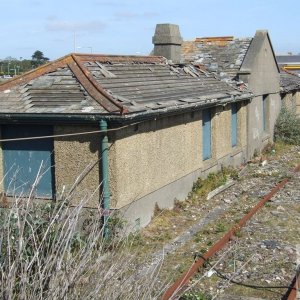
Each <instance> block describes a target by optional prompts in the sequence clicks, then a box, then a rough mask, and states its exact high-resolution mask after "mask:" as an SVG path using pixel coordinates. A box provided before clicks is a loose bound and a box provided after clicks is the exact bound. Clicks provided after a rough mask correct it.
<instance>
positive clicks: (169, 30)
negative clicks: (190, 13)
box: [152, 24, 182, 63]
mask: <svg viewBox="0 0 300 300" xmlns="http://www.w3.org/2000/svg"><path fill="white" fill-rule="evenodd" d="M152 43H153V44H154V51H153V54H154V55H157V56H164V57H165V58H167V59H169V60H172V62H173V63H179V62H180V59H181V44H182V37H181V35H180V31H179V26H178V25H174V24H157V25H156V28H155V34H154V36H153V38H152Z"/></svg>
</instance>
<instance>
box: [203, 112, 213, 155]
mask: <svg viewBox="0 0 300 300" xmlns="http://www.w3.org/2000/svg"><path fill="white" fill-rule="evenodd" d="M202 156H203V160H206V159H209V158H211V110H210V109H204V110H203V111H202Z"/></svg>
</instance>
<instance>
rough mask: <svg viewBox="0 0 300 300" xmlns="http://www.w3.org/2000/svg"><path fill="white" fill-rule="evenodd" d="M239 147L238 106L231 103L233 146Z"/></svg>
mask: <svg viewBox="0 0 300 300" xmlns="http://www.w3.org/2000/svg"><path fill="white" fill-rule="evenodd" d="M236 145H237V104H236V103H231V146H232V147H235V146H236Z"/></svg>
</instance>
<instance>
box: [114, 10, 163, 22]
mask: <svg viewBox="0 0 300 300" xmlns="http://www.w3.org/2000/svg"><path fill="white" fill-rule="evenodd" d="M158 15H159V14H158V13H157V12H153V11H146V12H142V13H133V12H128V11H121V12H117V13H115V14H114V16H115V18H116V19H117V20H118V21H122V20H132V19H151V18H153V17H157V16H158Z"/></svg>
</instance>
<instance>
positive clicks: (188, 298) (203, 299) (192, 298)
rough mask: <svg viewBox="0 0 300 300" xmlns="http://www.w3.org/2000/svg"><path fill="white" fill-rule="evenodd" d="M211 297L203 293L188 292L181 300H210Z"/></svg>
mask: <svg viewBox="0 0 300 300" xmlns="http://www.w3.org/2000/svg"><path fill="white" fill-rule="evenodd" d="M210 299H211V297H210V296H207V295H206V294H204V293H202V292H188V293H185V294H184V295H182V296H181V297H180V298H179V300H210Z"/></svg>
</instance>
